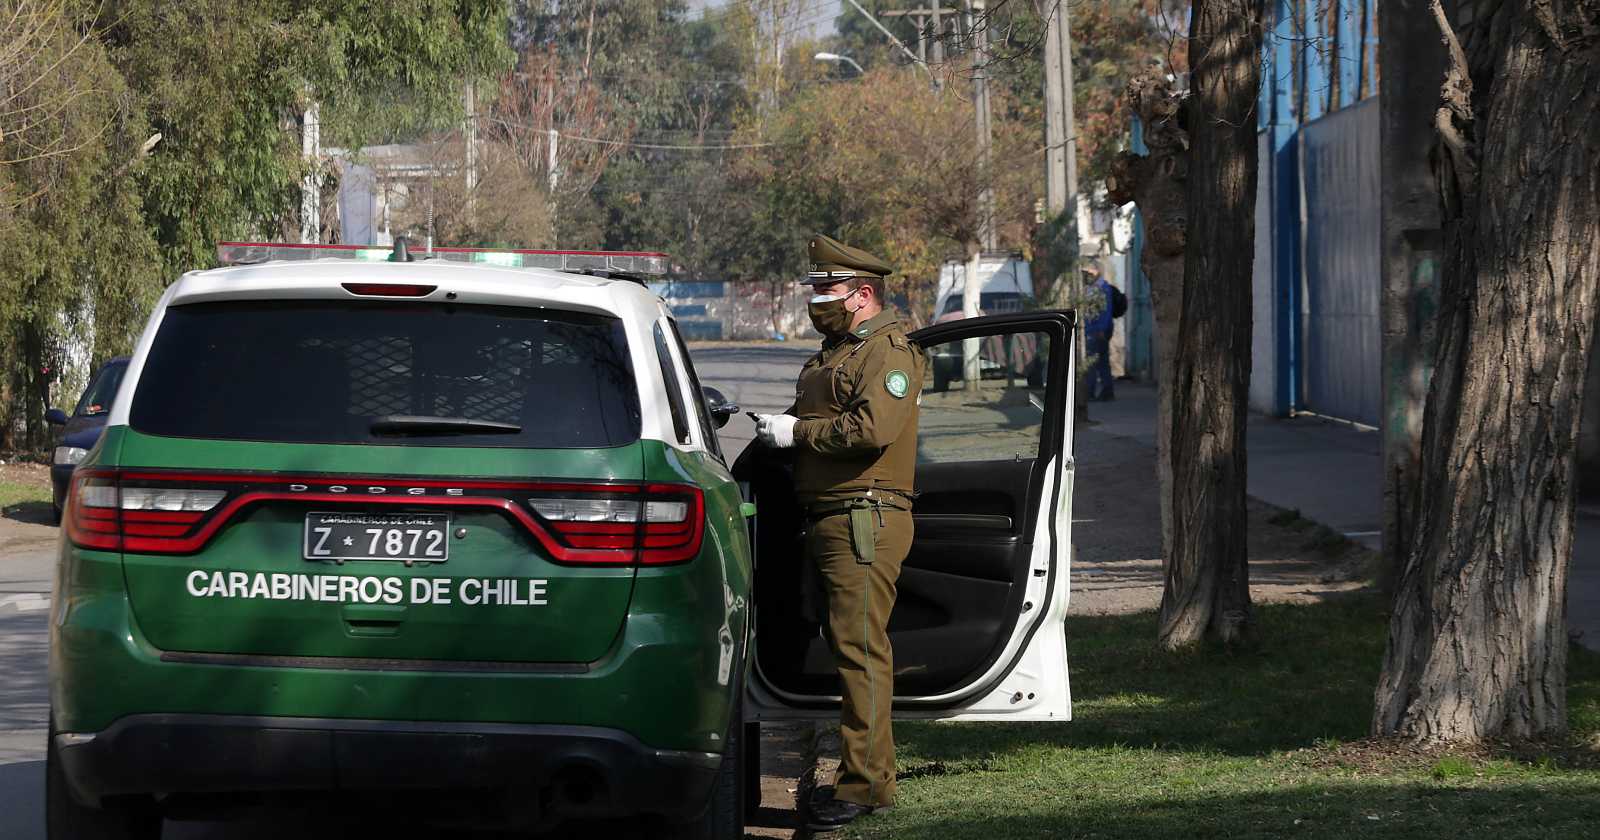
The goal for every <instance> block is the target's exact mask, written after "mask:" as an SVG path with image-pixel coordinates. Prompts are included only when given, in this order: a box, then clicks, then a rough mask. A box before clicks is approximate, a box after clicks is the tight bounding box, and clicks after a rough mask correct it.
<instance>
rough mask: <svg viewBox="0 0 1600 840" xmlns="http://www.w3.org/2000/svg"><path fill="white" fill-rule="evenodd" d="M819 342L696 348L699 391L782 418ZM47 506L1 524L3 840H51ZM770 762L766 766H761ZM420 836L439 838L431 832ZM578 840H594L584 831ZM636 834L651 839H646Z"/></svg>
mask: <svg viewBox="0 0 1600 840" xmlns="http://www.w3.org/2000/svg"><path fill="white" fill-rule="evenodd" d="M814 349H815V348H814V346H813V345H807V344H803V343H797V344H795V345H793V346H785V345H772V344H760V345H740V344H722V345H698V346H695V347H694V348H693V350H692V355H693V357H694V361H695V365H696V369H697V371H698V373H699V376H700V380H701V384H702V385H709V386H712V387H716V388H718V389H720V390H721V391H722V392H723V393H724V395H726V396H727V398H728V399H730V400H732V401H734V402H737V403H739V405H740V407H741V409H743V410H749V411H757V412H773V411H781V410H783V409H784V408H787V407H788V406H789V404H790V402H792V400H793V395H794V380H795V375H796V374H797V373H798V372H799V369H800V365H801V364H803V363H804V362H805V359H806V357H807V356H809V355H810V353H811V352H813V351H814ZM754 430H755V426H754V424H753V423H751V421H750V419H749V418H747V417H745V416H744V415H743V414H742V413H741V414H738V415H736V416H734V417H733V418H732V419H731V420H729V422H728V425H727V427H726V428H724V429H723V430H722V434H721V438H722V446H723V450H724V452H725V453H726V455H727V458H728V461H729V462H730V463H731V462H732V461H733V459H734V458H735V457H737V456H738V453H739V452H740V451H741V450H743V449H744V447H745V445H746V444H747V443H749V442H750V439H751V438H752V437H753V435H754ZM47 512H48V511H47V509H45V508H43V507H24V508H23V509H22V510H21V512H19V513H13V514H8V515H7V516H6V517H5V518H4V519H0V838H3V840H42V838H43V837H44V811H43V802H44V742H45V729H46V726H47V722H48V718H49V699H48V695H47V690H46V684H45V680H46V667H45V666H46V637H47V633H46V629H47V625H46V621H47V620H48V616H49V612H50V611H49V593H50V588H51V574H52V570H53V568H54V563H55V552H56V538H57V531H56V528H54V527H52V526H50V525H49V524H48V523H47V521H46V519H45V516H46V514H47ZM764 763H765V762H764ZM372 816H373V815H370V814H361V813H348V814H338V815H329V814H326V813H323V812H320V811H304V812H295V813H283V812H275V813H268V814H254V815H251V816H250V817H249V818H248V819H246V820H244V821H243V822H241V823H235V824H229V825H222V824H217V823H192V822H190V823H169V825H168V828H167V830H166V833H165V835H164V836H165V837H167V838H169V840H171V839H172V838H181V839H182V840H219V839H220V838H230V840H237V838H255V837H261V838H269V837H270V838H277V837H282V836H284V835H286V834H291V833H292V834H293V835H295V836H297V837H299V838H300V840H312V838H317V837H329V838H333V837H345V836H350V835H352V834H353V835H357V836H360V835H367V834H369V833H373V829H374V825H373V824H372ZM382 830H383V831H384V832H385V833H387V834H390V835H391V836H396V837H409V836H416V834H415V833H414V832H412V831H411V830H410V829H409V828H408V827H407V826H406V825H405V824H403V823H401V824H390V825H385V826H383V828H382ZM600 833H601V834H602V835H603V836H611V837H627V836H629V835H630V834H634V833H635V832H634V831H631V830H629V829H627V828H626V827H614V826H607V827H605V830H603V831H602V832H600ZM787 834H788V832H787V831H780V830H777V829H776V827H773V828H772V830H763V829H760V828H756V829H753V830H752V835H753V836H768V837H772V836H786V835H787ZM422 836H432V835H431V833H425V834H423V835H422ZM572 836H595V835H594V834H591V833H590V832H588V831H581V832H578V833H576V834H573V835H572ZM637 836H645V835H644V834H642V833H640V834H637Z"/></svg>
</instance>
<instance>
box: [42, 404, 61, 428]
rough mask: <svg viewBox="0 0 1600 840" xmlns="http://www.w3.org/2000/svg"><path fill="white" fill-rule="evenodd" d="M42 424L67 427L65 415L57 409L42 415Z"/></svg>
mask: <svg viewBox="0 0 1600 840" xmlns="http://www.w3.org/2000/svg"><path fill="white" fill-rule="evenodd" d="M44 422H46V423H49V424H50V425H52V426H65V425H67V413H66V412H65V411H62V410H61V409H59V408H52V409H50V410H49V411H46V412H45V413H44Z"/></svg>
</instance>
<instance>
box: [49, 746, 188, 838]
mask: <svg viewBox="0 0 1600 840" xmlns="http://www.w3.org/2000/svg"><path fill="white" fill-rule="evenodd" d="M49 732H50V734H49V738H50V742H49V744H48V746H47V747H46V748H45V761H44V765H45V771H44V807H45V814H44V817H45V818H44V826H45V828H44V834H45V837H46V838H48V840H160V837H161V814H160V812H158V811H157V810H156V809H155V806H154V804H153V803H149V802H143V801H114V800H113V801H107V802H106V803H105V804H104V805H103V806H102V807H100V808H90V807H87V806H85V805H81V804H79V803H78V800H76V799H74V798H72V791H71V790H70V789H69V788H68V787H67V776H66V772H65V771H64V770H63V769H62V767H61V757H60V756H59V755H58V754H57V753H56V728H55V725H54V724H53V723H52V724H51V726H50V730H49Z"/></svg>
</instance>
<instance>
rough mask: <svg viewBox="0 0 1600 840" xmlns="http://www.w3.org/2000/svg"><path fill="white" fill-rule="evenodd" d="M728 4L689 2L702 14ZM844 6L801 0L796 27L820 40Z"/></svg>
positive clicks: (832, 0) (836, 0)
mask: <svg viewBox="0 0 1600 840" xmlns="http://www.w3.org/2000/svg"><path fill="white" fill-rule="evenodd" d="M726 2H727V0H689V8H690V10H691V11H694V10H698V11H700V13H701V14H705V10H707V9H716V8H717V7H719V6H722V5H723V4H725V3H726ZM843 5H844V0H801V6H800V14H799V16H798V17H797V18H796V25H797V26H802V27H804V28H805V30H806V31H807V34H809V35H810V36H811V37H813V38H820V37H822V36H823V35H827V34H828V33H830V32H832V31H833V21H834V19H835V18H837V17H839V14H840V7H842V6H843ZM851 11H852V12H854V11H855V10H854V9H851ZM713 14H715V12H713ZM857 14H859V12H857Z"/></svg>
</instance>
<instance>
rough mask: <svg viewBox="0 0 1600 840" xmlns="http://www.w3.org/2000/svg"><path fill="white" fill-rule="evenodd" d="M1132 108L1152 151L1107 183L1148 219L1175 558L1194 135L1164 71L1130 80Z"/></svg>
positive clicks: (1164, 492)
mask: <svg viewBox="0 0 1600 840" xmlns="http://www.w3.org/2000/svg"><path fill="white" fill-rule="evenodd" d="M1126 99H1127V102H1128V109H1129V110H1131V111H1132V112H1133V113H1134V114H1136V115H1138V117H1139V120H1140V123H1141V124H1142V125H1143V126H1144V144H1145V147H1146V148H1148V149H1149V154H1147V155H1135V154H1132V153H1128V154H1124V155H1122V156H1121V157H1120V158H1118V159H1117V160H1116V161H1115V162H1113V163H1112V167H1111V177H1109V178H1108V179H1107V180H1106V192H1107V198H1109V199H1110V201H1111V202H1112V203H1113V204H1118V205H1121V204H1127V203H1128V202H1130V201H1132V202H1134V204H1135V205H1137V206H1138V208H1139V215H1140V217H1141V218H1142V219H1143V220H1144V226H1145V244H1144V249H1143V252H1142V253H1141V254H1140V255H1139V265H1140V267H1141V268H1143V269H1144V273H1145V277H1147V278H1148V279H1149V281H1150V302H1151V304H1152V308H1153V309H1154V310H1155V318H1156V481H1157V484H1158V486H1159V488H1160V492H1161V557H1162V558H1163V559H1165V558H1169V557H1171V556H1172V459H1171V457H1169V456H1170V454H1171V450H1172V379H1173V370H1174V366H1175V364H1176V357H1177V352H1178V321H1179V316H1180V315H1181V314H1182V312H1183V252H1184V241H1185V235H1186V234H1187V230H1186V228H1187V225H1188V213H1187V205H1186V199H1187V195H1186V194H1185V190H1186V189H1187V187H1186V185H1185V183H1184V181H1185V179H1186V177H1187V174H1188V166H1189V135H1188V133H1187V132H1186V131H1184V129H1183V125H1182V122H1183V120H1182V118H1181V117H1182V109H1183V108H1184V101H1183V99H1182V97H1181V96H1180V95H1179V94H1178V93H1177V92H1176V91H1174V90H1173V89H1172V86H1171V85H1170V84H1169V83H1168V82H1167V81H1166V80H1165V79H1162V78H1161V77H1159V76H1156V75H1143V76H1139V77H1137V78H1135V79H1134V80H1133V81H1131V82H1129V83H1128V90H1127V94H1126Z"/></svg>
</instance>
